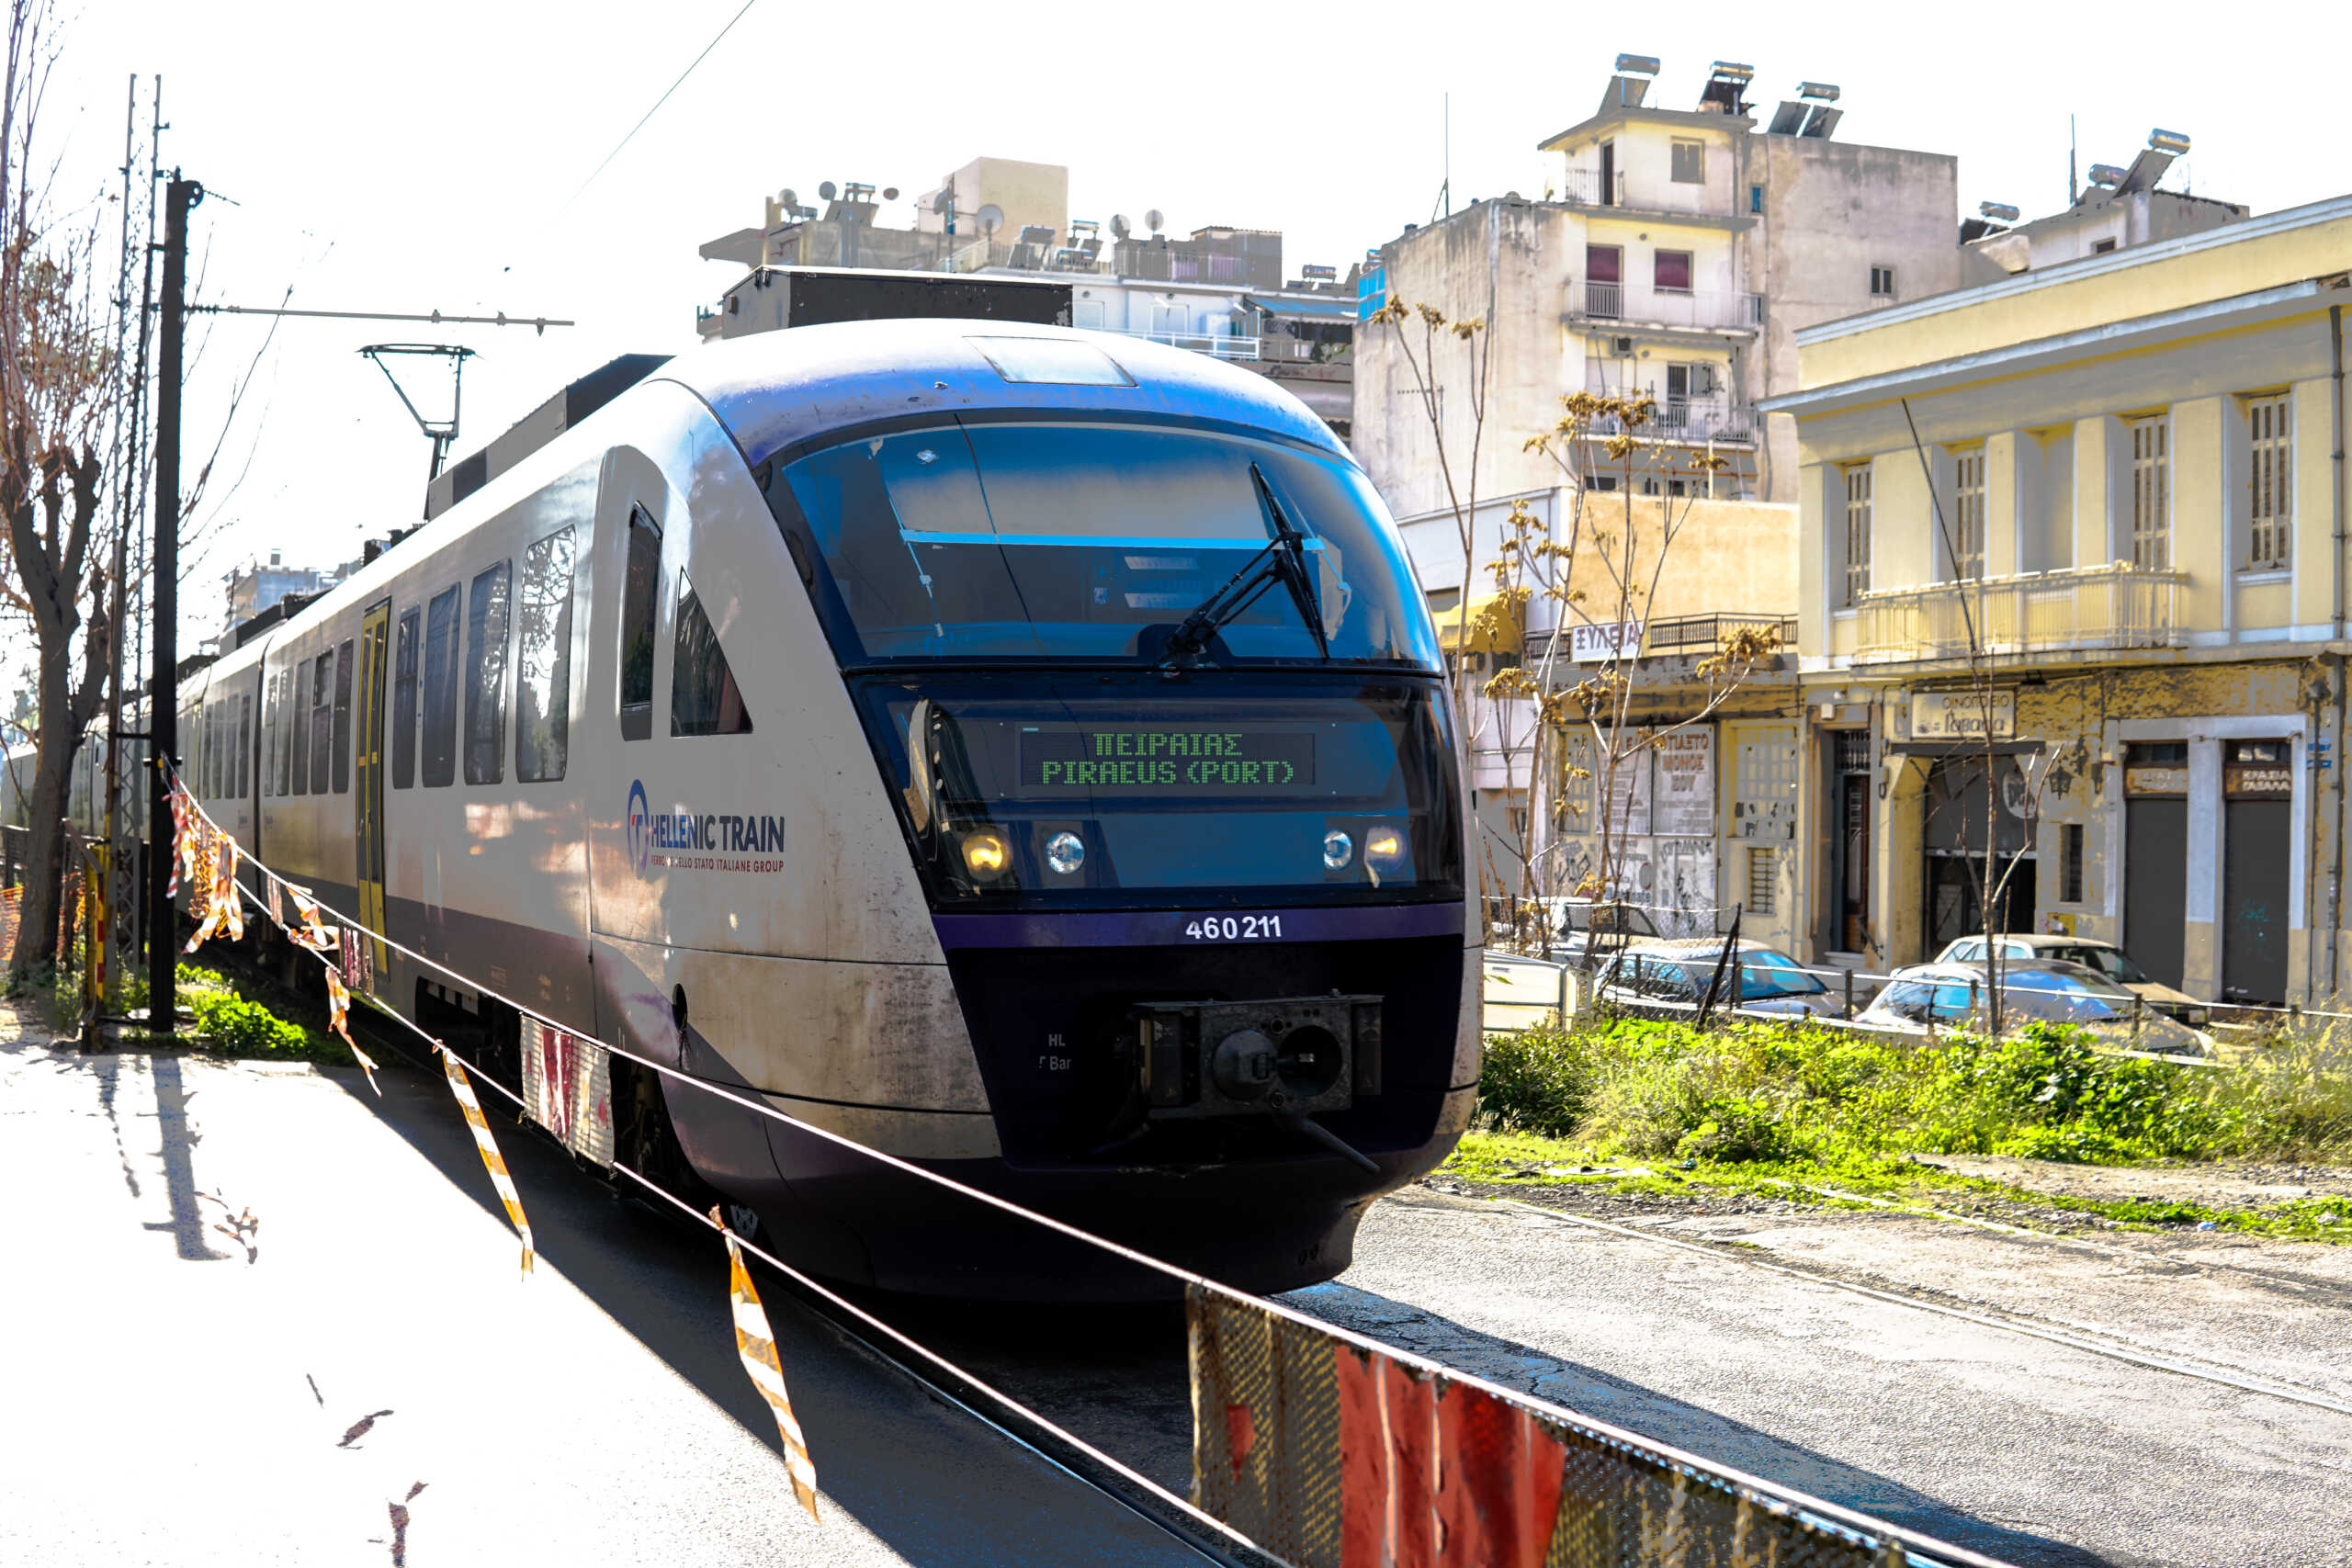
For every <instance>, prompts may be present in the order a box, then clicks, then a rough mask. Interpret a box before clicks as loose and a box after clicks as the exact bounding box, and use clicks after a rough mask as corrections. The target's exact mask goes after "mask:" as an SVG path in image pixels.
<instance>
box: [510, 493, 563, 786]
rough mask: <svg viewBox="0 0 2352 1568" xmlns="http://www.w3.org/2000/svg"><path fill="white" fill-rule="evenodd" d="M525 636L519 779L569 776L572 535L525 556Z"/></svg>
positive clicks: (519, 678) (550, 539) (518, 704)
mask: <svg viewBox="0 0 2352 1568" xmlns="http://www.w3.org/2000/svg"><path fill="white" fill-rule="evenodd" d="M515 613H516V616H517V618H518V619H519V621H520V622H521V626H522V630H521V635H520V637H518V638H517V642H518V645H519V646H518V649H517V653H516V659H515V778H516V779H517V780H519V781H521V782H522V783H525V784H536V783H540V782H543V781H547V780H552V779H560V778H561V777H563V765H564V753H565V750H566V748H567V745H568V742H569V740H570V738H571V737H570V730H571V529H570V528H569V527H563V528H559V529H557V530H556V531H555V532H554V533H552V534H549V535H548V536H547V537H546V538H544V539H541V540H540V541H539V542H538V543H537V544H536V545H533V546H532V547H530V548H529V549H528V550H526V551H525V552H524V554H523V596H522V599H521V602H520V603H519V604H517V605H516V607H515Z"/></svg>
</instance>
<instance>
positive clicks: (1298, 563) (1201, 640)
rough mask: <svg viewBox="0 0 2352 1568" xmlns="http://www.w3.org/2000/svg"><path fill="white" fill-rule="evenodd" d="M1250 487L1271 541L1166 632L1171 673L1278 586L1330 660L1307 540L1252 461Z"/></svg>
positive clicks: (1328, 638)
mask: <svg viewBox="0 0 2352 1568" xmlns="http://www.w3.org/2000/svg"><path fill="white" fill-rule="evenodd" d="M1250 486H1251V488H1253V489H1254V490H1255V491H1257V492H1258V507H1259V510H1260V511H1261V513H1264V516H1265V521H1266V532H1267V533H1269V534H1271V535H1272V536H1273V537H1272V539H1271V540H1270V541H1269V542H1268V543H1267V545H1266V547H1265V548H1264V549H1262V550H1260V551H1259V552H1258V553H1257V554H1256V555H1254V556H1251V557H1250V559H1249V560H1248V561H1247V562H1246V563H1245V564H1244V565H1243V566H1242V568H1241V570H1239V571H1237V572H1235V573H1234V574H1233V576H1232V578H1231V579H1230V580H1228V581H1227V583H1226V585H1225V586H1224V587H1222V588H1220V589H1218V590H1217V591H1216V592H1214V593H1212V594H1210V595H1209V596H1208V597H1207V598H1206V599H1204V600H1203V601H1202V602H1201V605H1200V608H1198V609H1196V610H1194V611H1193V613H1192V614H1191V615H1187V616H1185V617H1184V621H1183V624H1182V626H1178V627H1177V628H1176V629H1175V630H1174V631H1173V632H1171V633H1170V634H1169V637H1168V643H1167V647H1166V649H1165V651H1166V653H1167V660H1166V664H1165V665H1164V666H1163V667H1164V668H1170V669H1172V668H1174V667H1175V666H1177V665H1179V664H1182V663H1185V662H1187V661H1189V660H1195V659H1198V658H1199V657H1200V656H1201V654H1202V653H1203V652H1204V651H1205V650H1206V649H1207V648H1208V645H1209V639H1210V638H1212V637H1216V634H1217V633H1218V632H1219V631H1221V630H1223V629H1224V628H1225V627H1226V626H1228V625H1230V624H1231V623H1232V622H1233V621H1234V620H1235V619H1236V618H1237V617H1238V616H1239V615H1241V613H1242V612H1243V611H1245V610H1247V609H1249V608H1250V605H1252V604H1256V603H1257V602H1258V600H1259V598H1260V597H1261V595H1263V594H1264V592H1266V590H1267V589H1269V588H1272V586H1273V585H1274V584H1275V583H1277V582H1280V583H1281V584H1282V585H1283V588H1285V589H1286V590H1288V591H1289V593H1290V602H1291V604H1292V605H1293V606H1294V607H1295V608H1296V609H1297V611H1298V618H1299V619H1300V620H1301V621H1302V622H1304V623H1305V624H1306V630H1307V632H1308V634H1309V635H1310V636H1312V637H1314V638H1315V651H1316V652H1317V654H1319V655H1321V656H1322V657H1323V658H1324V659H1327V660H1328V659H1329V658H1330V657H1331V641H1330V637H1329V635H1328V634H1326V633H1325V631H1324V629H1323V609H1322V606H1321V605H1320V604H1317V602H1316V598H1315V583H1314V580H1313V579H1312V578H1310V577H1309V576H1308V575H1307V571H1306V535H1305V534H1302V533H1300V532H1299V531H1298V529H1297V528H1295V527H1294V526H1293V525H1292V524H1291V520H1290V517H1289V514H1288V513H1284V512H1283V504H1282V502H1279V501H1276V500H1275V499H1274V492H1273V490H1272V487H1271V486H1269V485H1268V484H1267V483H1266V476H1265V475H1264V474H1262V473H1261V472H1259V471H1258V465H1257V464H1255V463H1252V464H1250Z"/></svg>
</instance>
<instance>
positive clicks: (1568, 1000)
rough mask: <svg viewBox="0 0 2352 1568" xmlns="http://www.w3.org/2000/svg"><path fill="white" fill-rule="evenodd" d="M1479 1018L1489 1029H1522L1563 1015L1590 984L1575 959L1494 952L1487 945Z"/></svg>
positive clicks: (1574, 1006) (1508, 1030)
mask: <svg viewBox="0 0 2352 1568" xmlns="http://www.w3.org/2000/svg"><path fill="white" fill-rule="evenodd" d="M1483 967H1484V970H1485V974H1486V982H1485V987H1484V990H1483V993H1482V1000H1483V1002H1484V1006H1483V1008H1482V1010H1481V1018H1480V1022H1481V1024H1482V1025H1483V1026H1484V1027H1485V1029H1486V1030H1487V1032H1489V1033H1495V1032H1512V1031H1516V1030H1521V1029H1525V1028H1528V1027H1529V1026H1531V1025H1532V1024H1538V1023H1541V1022H1543V1021H1544V1019H1545V1018H1547V1017H1550V1016H1552V1015H1554V1014H1557V1015H1558V1016H1559V1017H1561V1018H1566V1017H1568V1016H1570V1015H1571V1014H1573V1013H1574V1012H1575V1011H1576V1010H1577V1002H1578V999H1579V998H1580V997H1581V996H1582V995H1583V993H1584V991H1585V989H1586V988H1587V987H1589V985H1590V984H1591V982H1590V980H1589V978H1588V977H1587V976H1585V974H1584V973H1583V971H1582V970H1581V969H1579V968H1578V966H1577V963H1576V961H1575V960H1574V959H1569V958H1537V957H1533V956H1532V955H1530V954H1526V953H1498V952H1496V951H1495V950H1494V949H1493V948H1488V949H1487V954H1486V962H1485V964H1484V965H1483Z"/></svg>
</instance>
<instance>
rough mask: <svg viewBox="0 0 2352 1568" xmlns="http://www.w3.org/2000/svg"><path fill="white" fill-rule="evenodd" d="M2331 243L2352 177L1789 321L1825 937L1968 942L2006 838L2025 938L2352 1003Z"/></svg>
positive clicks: (1821, 951)
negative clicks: (2187, 223)
mask: <svg viewBox="0 0 2352 1568" xmlns="http://www.w3.org/2000/svg"><path fill="white" fill-rule="evenodd" d="M2347 262H2352V197H2339V198H2336V199H2334V200H2330V201H2324V202H2319V203H2315V204H2313V205H2311V206H2307V207H2301V208H2296V209H2291V210H2289V211H2284V212H2278V213H2272V214H2268V215H2266V216H2262V217H2255V218H2242V219H2238V220H2234V221H2231V222H2228V223H2226V224H2222V225H2221V226H2218V227H2211V228H2206V229H2204V230H2201V231H2192V232H2188V233H2185V234H2181V235H2178V236H2176V237H2174V238H2171V239H2160V240H2153V241H2149V242H2146V243H2138V244H2133V245H2129V246H2124V247H2120V248H2118V249H2117V250H2115V251H2113V252H2112V253H2099V252H2096V251H2094V252H2093V253H2091V254H2086V255H2084V256H2082V257H2081V258H2080V259H2076V260H2072V261H2069V262H2067V263H2066V264H2065V265H2052V266H2050V267H2049V268H2047V269H2044V268H2042V267H2040V266H2034V267H2031V268H2029V269H2027V270H2024V271H2020V272H2018V273H2017V274H2015V275H2014V276H2007V277H2005V278H2003V279H2001V280H2000V281H1997V282H1993V283H1987V284H1984V285H1980V286H1977V287H1974V288H1966V289H1962V290H1959V291H1956V292H1952V293H1948V294H1943V295H1939V296H1937V297H1934V298H1930V299H1919V300H1910V301H1903V302H1899V303H1897V304H1895V305H1894V306H1892V307H1890V308H1888V309H1885V310H1879V311H1876V312H1874V313H1871V314H1868V315H1861V316H1856V317H1853V318H1851V319H1849V320H1844V321H1833V322H1828V323H1825V324H1822V325H1818V326H1815V327H1813V328H1811V329H1809V330H1807V331H1804V332H1801V333H1798V334H1797V336H1798V343H1799V344H1800V346H1801V348H1802V350H1803V355H1804V365H1803V386H1802V388H1801V389H1799V390H1797V391H1795V392H1792V393H1790V394H1787V395H1784V396H1781V397H1780V398H1777V399H1775V400H1772V401H1771V402H1770V404H1769V405H1768V407H1769V409H1770V411H1771V412H1774V413H1779V414H1785V415H1787V416H1789V417H1792V418H1793V419H1794V421H1795V422H1796V424H1797V430H1798V435H1799V441H1800V449H1801V459H1802V461H1801V468H1800V483H1799V494H1800V506H1801V510H1802V513H1803V533H1802V540H1803V562H1804V571H1803V576H1802V581H1801V584H1800V588H1801V608H1800V613H1799V627H1800V629H1799V644H1798V650H1799V655H1800V659H1799V663H1800V673H1799V681H1800V683H1801V689H1802V694H1803V697H1804V708H1803V717H1802V719H1801V721H1800V722H1798V723H1797V724H1794V725H1792V726H1790V727H1788V728H1786V730H1785V732H1784V733H1783V735H1782V736H1781V739H1780V740H1779V742H1778V743H1779V744H1780V745H1781V746H1782V747H1783V748H1784V749H1785V751H1786V753H1787V754H1788V756H1789V757H1791V758H1792V760H1793V761H1794V762H1795V764H1796V770H1795V771H1796V773H1797V776H1798V780H1799V787H1798V792H1797V820H1798V827H1799V831H1798V833H1797V835H1796V838H1795V840H1794V841H1795V843H1796V844H1797V845H1799V846H1802V847H1803V850H1804V852H1803V854H1802V855H1801V857H1800V860H1799V863H1798V865H1797V867H1796V877H1795V884H1796V895H1797V897H1798V899H1799V901H1800V903H1801V904H1802V907H1803V908H1804V931H1803V932H1802V935H1803V936H1804V938H1805V945H1806V947H1807V948H1808V949H1809V950H1810V951H1811V952H1812V953H1814V954H1815V955H1816V956H1819V957H1823V958H1828V959H1833V960H1835V961H1838V962H1842V963H1851V964H1867V965H1869V966H1871V967H1878V966H1881V965H1884V964H1896V963H1903V962H1906V961H1913V960H1917V959H1919V958H1921V957H1923V956H1928V955H1931V954H1932V953H1934V952H1936V951H1937V950H1939V948H1940V946H1941V945H1942V944H1943V942H1946V941H1947V940H1949V939H1950V938H1951V937H1952V936H1955V935H1958V934H1961V933H1962V932H1965V931H1971V930H1981V929H1983V922H1984V911H1983V910H1982V908H1980V907H1979V886H1980V879H1981V877H1982V874H1983V869H1984V865H1985V857H1986V856H1988V855H1989V856H1991V857H1992V858H1993V861H1994V863H1995V865H1996V868H1999V869H2004V870H2007V872H2008V880H2007V891H2006V896H2005V897H2004V898H2003V900H2002V904H2001V906H2000V907H1999V908H1997V909H1996V912H1995V919H1996V923H1998V924H2001V925H2003V926H2006V927H2007V929H2011V930H2018V929H2035V930H2047V929H2053V928H2056V929H2068V930H2072V931H2075V932H2076V933H2078V934H2083V935H2089V936H2097V937H2101V938H2106V939H2109V940H2113V941H2118V942H2121V943H2122V944H2123V945H2124V947H2125V948H2126V949H2127V950H2128V951H2129V952H2130V953H2131V956H2132V957H2133V958H2134V959H2136V960H2137V961H2138V963H2139V964H2141V965H2142V966H2143V967H2144V968H2145V969H2146V970H2147V971H2148V972H2149V973H2150V974H2151V975H2153V976H2155V977H2156V978H2157V979H2160V980H2163V981H2165V982H2167V983H2170V984H2176V985H2178V986H2180V987H2182V988H2184V989H2186V990H2188V991H2190V992H2192V993H2194V994H2196V995H2199V996H2201V997H2204V998H2211V999H2214V1000H2232V999H2236V1000H2252V1001H2265V1002H2280V1001H2286V1000H2290V999H2317V998H2332V997H2336V996H2339V995H2341V994H2343V993H2344V992H2346V990H2352V972H2347V968H2346V965H2347V962H2348V961H2352V945H2347V944H2346V941H2345V937H2344V927H2345V925H2346V919H2345V914H2346V911H2345V908H2344V897H2345V895H2344V877H2345V873H2346V863H2345V850H2344V845H2345V839H2344V830H2345V826H2346V821H2345V818H2346V801H2345V785H2344V772H2343V768H2342V766H2341V765H2340V759H2341V757H2342V755H2343V750H2342V749H2343V744H2344V730H2345V713H2346V666H2345V656H2346V652H2347V651H2352V640H2348V637H2352V634H2347V629H2346V616H2347V609H2352V589H2348V588H2347V564H2352V563H2347V544H2346V540H2347V537H2352V517H2347V512H2346V475H2345V456H2344V454H2345V449H2346V434H2347V425H2346V388H2345V353H2346V344H2345V321H2344V317H2345V314H2346V306H2347V305H2352V277H2347V274H2346V265H2347ZM1988 823H1989V824H1990V826H1989V828H1988Z"/></svg>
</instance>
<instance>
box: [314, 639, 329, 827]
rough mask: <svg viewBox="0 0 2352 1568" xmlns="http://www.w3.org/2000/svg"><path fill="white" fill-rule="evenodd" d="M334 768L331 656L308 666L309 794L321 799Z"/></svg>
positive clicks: (320, 657) (324, 655)
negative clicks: (309, 672) (309, 687)
mask: <svg viewBox="0 0 2352 1568" xmlns="http://www.w3.org/2000/svg"><path fill="white" fill-rule="evenodd" d="M333 770H334V650H333V649H329V650H328V651H327V652H325V653H322V654H320V655H319V658H318V661H317V662H316V663H314V664H312V665H311V794H312V795H324V794H326V792H327V781H328V779H329V778H331V777H332V776H333Z"/></svg>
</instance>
